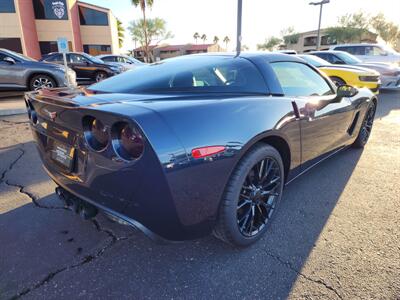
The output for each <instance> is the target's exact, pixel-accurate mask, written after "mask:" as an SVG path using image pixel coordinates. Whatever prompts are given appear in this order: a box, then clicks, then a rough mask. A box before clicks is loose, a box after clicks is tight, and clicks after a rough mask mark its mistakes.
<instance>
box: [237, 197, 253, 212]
mask: <svg viewBox="0 0 400 300" xmlns="http://www.w3.org/2000/svg"><path fill="white" fill-rule="evenodd" d="M249 203H251V200H249V199H245V200H244V201H243V202H242V204H240V205H239V206H238V207H237V209H238V210H239V209H241V208H242V207H243V206H245V205H246V204H249Z"/></svg>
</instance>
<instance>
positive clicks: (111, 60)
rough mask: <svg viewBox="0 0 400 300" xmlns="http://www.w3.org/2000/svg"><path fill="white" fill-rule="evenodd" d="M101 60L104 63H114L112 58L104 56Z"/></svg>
mask: <svg viewBox="0 0 400 300" xmlns="http://www.w3.org/2000/svg"><path fill="white" fill-rule="evenodd" d="M101 60H102V61H106V62H115V61H116V60H115V57H114V56H105V57H103V58H102V59H101Z"/></svg>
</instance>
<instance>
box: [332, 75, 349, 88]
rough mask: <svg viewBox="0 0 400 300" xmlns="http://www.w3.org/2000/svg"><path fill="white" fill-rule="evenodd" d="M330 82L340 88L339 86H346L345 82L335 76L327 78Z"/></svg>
mask: <svg viewBox="0 0 400 300" xmlns="http://www.w3.org/2000/svg"><path fill="white" fill-rule="evenodd" d="M329 78H330V79H331V80H332V81H333V83H334V84H335V85H336V86H341V85H345V84H346V81H344V80H343V79H342V78H340V77H336V76H331V77H329Z"/></svg>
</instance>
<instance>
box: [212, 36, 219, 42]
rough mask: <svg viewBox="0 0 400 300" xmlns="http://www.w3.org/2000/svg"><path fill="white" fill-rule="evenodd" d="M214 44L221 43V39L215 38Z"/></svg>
mask: <svg viewBox="0 0 400 300" xmlns="http://www.w3.org/2000/svg"><path fill="white" fill-rule="evenodd" d="M213 41H214V44H218V42H219V37H217V36H214V40H213Z"/></svg>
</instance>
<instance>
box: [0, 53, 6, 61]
mask: <svg viewBox="0 0 400 300" xmlns="http://www.w3.org/2000/svg"><path fill="white" fill-rule="evenodd" d="M5 57H6V56H5V55H4V54H3V53H0V62H1V61H3V59H4V58H5Z"/></svg>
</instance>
